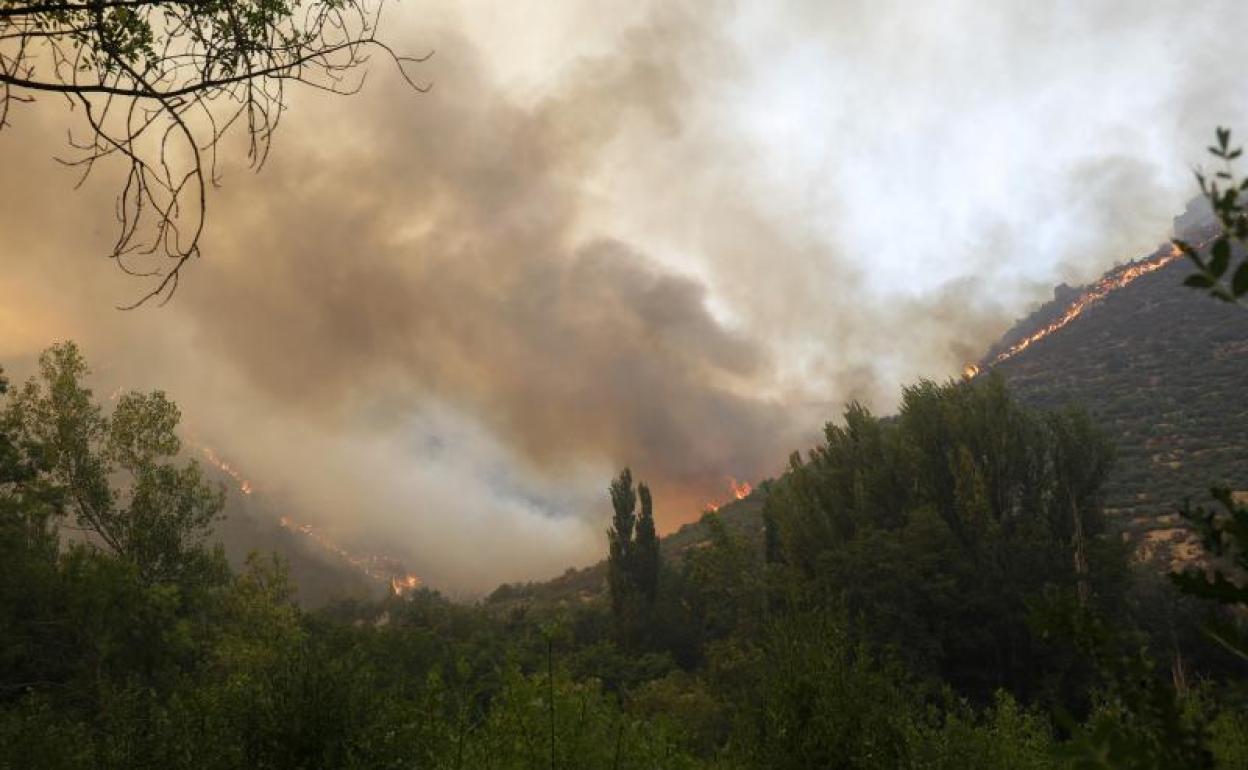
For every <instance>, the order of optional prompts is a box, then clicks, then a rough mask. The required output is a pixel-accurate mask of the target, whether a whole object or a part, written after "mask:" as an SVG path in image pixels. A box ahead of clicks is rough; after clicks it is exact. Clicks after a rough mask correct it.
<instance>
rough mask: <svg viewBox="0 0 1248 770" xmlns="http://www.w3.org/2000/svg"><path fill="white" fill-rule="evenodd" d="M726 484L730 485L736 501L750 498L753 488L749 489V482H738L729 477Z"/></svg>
mask: <svg viewBox="0 0 1248 770" xmlns="http://www.w3.org/2000/svg"><path fill="white" fill-rule="evenodd" d="M728 483H730V484H731V485H732V494H733V496H734V497H736V498H737V499H738V500H744V499H745V498H747V497H749V496H750V493H751V492H753V491H754V487H751V486H750V482H748V481H741V482H738V481H737V480H736V479H734V478H733V477H731V476H729V477H728Z"/></svg>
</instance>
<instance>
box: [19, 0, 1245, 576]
mask: <svg viewBox="0 0 1248 770" xmlns="http://www.w3.org/2000/svg"><path fill="white" fill-rule="evenodd" d="M1246 24H1248V4H1244V3H1242V2H1205V3H1191V2H1147V1H1145V0H1135V1H1134V2H1090V1H1088V0H1083V1H1081V2H1065V3H1062V2H1056V3H1031V2H1026V3H1025V2H1001V1H1000V0H995V1H992V2H988V1H987V0H985V1H983V2H927V3H915V2H891V3H890V2H881V1H880V0H872V1H871V2H865V1H864V2H807V3H768V4H761V3H760V4H751V5H747V4H737V3H728V2H724V3H718V2H708V3H696V4H695V3H675V2H670V1H667V2H653V3H644V2H636V1H635V0H634V1H630V2H597V3H593V4H590V3H573V2H551V1H550V0H545V1H544V2H541V3H527V4H526V3H499V2H481V1H476V0H474V1H472V2H462V0H461V1H459V2H454V3H452V2H449V1H446V2H443V1H441V0H439V1H438V2H404V3H401V4H399V5H397V6H394V7H391V8H389V9H388V10H387V25H388V26H387V29H386V33H387V34H386V37H388V39H390V40H391V41H392V42H393V44H394V45H395V47H397V48H399V49H401V50H406V51H411V52H414V53H423V52H425V51H426V50H429V49H436V55H435V56H434V57H433V58H432V59H431V60H430V61H429V62H428V63H426V64H424V65H422V66H421V68H420V69H419V70H418V71H417V74H418V76H419V77H421V78H422V79H424V80H428V81H430V82H432V83H433V84H434V88H433V90H432V91H431V92H430V93H429V94H427V95H418V94H413V93H411V92H410V91H405V90H403V89H402V88H401V87H400V85H399V83H398V81H397V79H396V78H395V77H394V76H393V73H391V72H390V71H389V70H388V69H387V68H386V67H384V66H381V65H380V64H378V65H376V66H375V67H374V72H373V73H372V74H371V76H370V78H369V82H368V84H367V86H366V87H365V89H364V91H363V92H362V93H361V94H359V95H357V96H354V97H350V98H347V99H340V98H333V97H329V96H326V95H323V94H319V93H314V92H310V91H309V92H300V93H296V94H295V95H294V96H293V98H292V99H291V100H290V110H289V111H288V112H287V114H286V115H285V117H284V119H283V123H282V126H281V131H280V133H279V135H278V137H277V139H276V144H275V148H274V154H273V157H272V158H271V160H270V162H269V165H268V166H267V167H266V168H265V169H264V170H263V171H262V172H261V173H260V174H259V175H252V174H249V173H248V172H247V171H246V169H245V167H244V164H242V163H241V162H240V159H239V158H238V157H233V156H232V159H231V160H229V161H227V163H226V165H225V168H224V185H223V187H222V188H221V189H220V190H218V191H215V192H214V193H213V196H212V197H211V199H210V201H209V205H210V221H209V230H208V234H207V236H206V238H205V242H204V246H205V253H204V256H203V258H202V259H201V260H199V261H198V262H196V263H195V264H193V265H192V266H191V267H190V268H189V269H188V271H187V272H186V275H185V280H184V283H183V286H182V288H181V290H180V291H179V292H178V294H177V295H176V296H175V298H174V299H173V301H172V302H171V303H170V304H168V305H167V306H165V307H163V308H157V307H146V308H143V309H141V310H139V311H135V312H130V313H122V312H119V311H116V310H114V309H113V307H114V306H115V305H117V304H119V303H125V302H127V301H129V300H132V299H134V298H135V297H136V296H137V295H138V294H139V293H141V291H142V290H143V288H144V286H143V285H142V284H140V283H138V282H136V281H135V280H134V279H128V278H125V277H123V276H121V275H120V274H119V272H118V271H117V270H116V269H115V267H114V266H113V265H111V264H110V263H109V262H108V261H107V260H105V259H103V258H102V257H99V256H98V255H99V254H101V253H103V252H104V251H106V250H107V247H108V245H109V238H110V237H111V235H112V220H111V216H112V209H111V197H110V196H111V194H112V192H113V190H114V188H113V185H114V184H115V178H110V176H109V173H108V170H107V169H104V170H102V171H101V173H99V174H97V175H96V177H94V178H93V179H92V180H90V182H89V183H88V184H87V186H86V187H85V188H83V189H82V190H80V191H77V192H75V191H73V189H72V185H73V182H74V177H73V175H72V174H71V173H69V172H67V171H66V170H64V169H62V168H60V167H59V166H57V165H56V164H55V163H54V161H53V160H52V156H53V155H55V154H57V153H58V152H60V151H61V150H62V149H63V142H64V137H65V129H66V127H67V126H68V125H69V124H70V122H72V120H73V116H72V115H70V114H69V113H68V112H67V111H66V110H65V109H64V105H63V104H62V103H60V102H57V101H56V100H54V99H45V100H43V101H42V102H41V103H40V104H38V105H36V106H33V107H24V108H22V109H20V110H19V111H18V112H17V113H16V114H15V115H13V116H12V120H13V122H14V125H13V126H12V127H11V128H8V129H6V130H5V131H4V132H2V133H0V175H3V179H4V181H5V184H3V185H0V234H2V237H0V260H2V264H3V268H4V269H3V270H2V271H0V361H2V362H3V363H4V364H5V366H6V368H7V369H9V370H11V371H16V372H21V371H24V370H25V369H26V368H28V366H29V362H30V360H31V358H32V356H33V355H35V354H36V353H37V351H38V350H40V349H42V348H43V347H45V346H46V345H48V344H49V343H51V342H53V341H55V340H59V339H65V338H73V339H76V340H78V341H79V342H80V344H81V345H82V346H83V347H84V349H85V351H86V353H87V355H88V357H89V359H90V360H91V361H92V362H93V364H94V366H95V368H96V370H97V374H98V383H99V385H100V389H101V390H105V389H108V390H111V389H112V388H114V387H116V386H118V385H124V386H127V387H135V388H155V387H161V388H165V389H167V390H168V391H169V392H170V394H171V395H172V396H173V397H174V398H175V399H176V400H177V401H178V402H179V404H180V405H181V406H182V409H183V413H184V417H185V422H186V424H187V425H188V427H189V428H190V429H191V430H193V431H194V432H195V434H196V435H197V436H198V437H200V440H202V441H204V442H207V443H210V444H211V445H213V446H214V447H215V448H216V449H217V451H218V452H219V453H220V454H222V455H223V456H224V457H226V458H227V459H228V460H230V461H231V462H232V463H234V464H236V465H238V466H240V467H241V468H243V469H244V471H245V473H246V474H247V475H248V476H249V477H250V478H251V479H252V480H253V482H254V483H255V485H256V488H257V494H261V495H266V496H268V498H269V499H271V500H273V501H277V502H276V503H275V505H277V506H278V507H283V508H286V509H288V510H290V511H292V512H293V513H294V514H295V515H296V516H297V517H298V518H300V519H301V520H303V521H308V522H311V523H314V524H318V525H320V526H322V527H323V528H324V529H325V530H326V531H327V532H329V533H331V534H332V535H334V536H335V537H337V538H339V539H340V540H342V541H343V542H344V543H346V544H348V545H351V546H353V547H356V548H359V549H362V550H379V551H385V552H387V553H389V554H391V555H394V556H398V557H400V558H402V559H404V560H405V561H407V563H408V564H409V565H410V566H411V567H412V568H414V569H415V570H416V571H417V572H419V573H421V574H422V575H424V576H425V577H426V578H427V579H428V580H429V581H430V582H432V583H433V584H435V585H439V586H442V587H447V588H450V589H453V590H458V591H479V590H486V589H488V588H490V587H492V586H493V585H495V584H497V582H499V581H500V580H517V579H529V578H536V577H546V576H549V575H551V574H556V573H558V572H560V571H562V569H563V568H564V567H566V566H568V565H572V564H584V563H588V562H591V561H593V560H596V559H597V558H599V556H600V555H601V553H602V552H603V551H604V550H605V548H604V544H605V538H604V535H603V532H604V529H605V526H606V521H607V518H608V514H609V506H608V504H607V500H606V495H605V487H606V485H607V483H608V481H609V479H610V477H611V475H612V474H613V473H614V472H615V471H617V470H618V469H619V468H620V467H622V466H623V465H624V464H629V465H631V466H632V467H633V469H634V472H635V474H636V475H638V476H640V477H641V478H644V479H648V480H650V481H651V482H652V485H653V486H654V487H655V492H656V507H657V509H658V514H659V516H660V524H661V526H662V527H663V528H665V529H671V528H674V527H675V526H678V525H679V524H680V523H682V522H685V521H689V520H692V519H694V518H696V516H697V514H698V511H699V509H700V507H701V504H702V503H704V502H708V501H719V500H722V499H724V498H725V497H727V496H728V494H729V488H728V477H730V476H731V477H736V478H740V479H748V480H756V479H758V478H762V477H766V476H769V475H773V474H774V473H776V472H777V471H778V470H779V469H780V468H781V467H782V466H783V463H784V460H785V458H786V456H787V455H788V453H789V452H790V451H792V450H793V449H797V448H805V447H807V446H809V445H810V444H811V443H813V442H814V441H815V440H816V439H817V438H818V435H819V431H820V428H821V425H822V423H823V422H824V421H826V420H828V419H833V418H835V417H836V416H837V415H838V413H839V411H840V408H841V405H842V404H843V403H844V402H845V401H846V400H847V399H851V398H857V399H860V400H863V401H865V402H867V403H868V404H870V405H871V406H872V407H874V408H876V409H879V410H887V409H889V408H891V407H892V405H893V404H894V402H895V399H896V397H897V395H898V390H899V387H900V386H901V385H902V384H904V383H907V382H911V381H913V380H915V379H916V378H919V377H931V378H943V377H947V376H950V375H953V374H954V373H955V372H956V371H958V370H959V369H960V367H961V364H962V363H963V362H964V361H967V360H971V359H974V358H977V357H978V356H979V354H980V353H981V352H982V351H983V349H984V348H985V347H986V346H987V345H988V344H989V343H990V342H991V341H992V340H993V339H994V338H995V337H996V336H997V335H999V334H1000V333H1001V332H1002V331H1003V330H1004V329H1005V328H1007V327H1008V326H1009V325H1010V323H1011V322H1012V321H1013V319H1015V318H1016V317H1017V316H1019V315H1020V314H1022V313H1025V312H1026V311H1027V310H1028V309H1029V307H1031V306H1032V305H1033V304H1034V303H1036V302H1038V301H1042V300H1044V299H1046V298H1048V297H1049V296H1051V294H1050V292H1051V289H1052V286H1053V285H1054V284H1055V283H1058V282H1061V281H1068V282H1081V281H1084V280H1087V279H1089V278H1091V277H1093V276H1094V275H1097V274H1099V273H1100V272H1101V271H1102V270H1104V269H1105V268H1107V267H1109V266H1110V265H1112V264H1113V263H1115V262H1116V261H1122V260H1124V259H1128V258H1131V257H1135V256H1139V255H1141V254H1143V253H1146V252H1148V251H1151V250H1152V248H1154V247H1155V246H1156V245H1157V244H1158V243H1159V242H1160V241H1161V240H1162V239H1164V238H1165V237H1166V236H1167V235H1168V230H1169V225H1170V218H1171V217H1172V216H1173V215H1174V214H1175V213H1177V212H1178V211H1179V210H1181V208H1182V206H1183V203H1184V202H1185V201H1186V200H1187V199H1188V198H1190V197H1191V195H1192V194H1193V192H1194V186H1193V181H1192V177H1191V168H1192V165H1193V164H1194V163H1196V162H1198V161H1200V160H1201V159H1202V153H1203V147H1204V146H1205V145H1206V144H1207V143H1208V141H1207V140H1208V138H1209V137H1210V136H1211V135H1212V130H1213V127H1214V126H1215V125H1219V124H1221V125H1232V126H1238V127H1243V126H1248V123H1246V122H1245V120H1244V117H1245V114H1244V112H1245V110H1244V102H1243V100H1242V98H1240V97H1239V88H1240V84H1239V83H1238V80H1239V73H1238V72H1237V71H1236V68H1235V67H1233V66H1230V65H1229V64H1227V63H1228V62H1233V61H1236V60H1237V59H1238V56H1239V48H1238V45H1237V44H1238V39H1237V36H1236V31H1237V30H1242V29H1245V28H1248V27H1246ZM105 392H107V390H105Z"/></svg>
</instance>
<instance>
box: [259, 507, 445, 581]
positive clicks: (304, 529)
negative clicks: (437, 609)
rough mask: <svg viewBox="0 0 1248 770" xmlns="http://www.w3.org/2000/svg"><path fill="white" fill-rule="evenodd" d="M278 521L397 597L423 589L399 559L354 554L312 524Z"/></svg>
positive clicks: (417, 577)
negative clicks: (385, 586) (388, 589)
mask: <svg viewBox="0 0 1248 770" xmlns="http://www.w3.org/2000/svg"><path fill="white" fill-rule="evenodd" d="M277 521H278V523H279V524H281V525H282V527H283V528H284V529H286V530H288V531H290V532H295V533H298V534H300V535H302V536H303V537H306V538H308V539H309V540H311V541H312V542H313V543H315V544H316V545H317V546H318V547H319V548H321V549H322V550H324V551H327V552H329V553H331V554H333V555H334V556H337V557H338V558H339V559H342V560H343V561H345V562H347V563H348V564H350V565H351V566H352V567H355V569H357V570H359V571H360V572H361V573H363V574H364V575H365V576H366V577H368V578H370V579H372V580H375V581H377V582H378V583H388V584H389V585H390V590H391V591H393V592H394V593H395V595H396V596H402V595H403V594H405V593H408V592H409V591H412V590H414V589H416V588H419V587H420V586H421V584H422V582H421V579H420V577H419V576H418V575H416V574H415V573H412V572H408V571H407V570H406V569H404V568H403V565H402V564H401V563H400V562H399V560H398V559H394V558H391V557H389V556H376V555H371V554H357V553H352V552H351V551H348V550H347V549H346V548H343V547H342V546H340V545H338V544H337V543H335V542H334V541H333V540H331V539H330V538H329V537H328V536H326V535H325V533H323V532H321V531H319V530H317V529H316V528H315V527H313V526H312V525H311V524H300V523H299V522H297V521H295V520H294V519H292V518H291V517H289V516H282V517H281V518H280V519H278V520H277Z"/></svg>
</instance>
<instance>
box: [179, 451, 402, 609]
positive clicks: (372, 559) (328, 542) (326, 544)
mask: <svg viewBox="0 0 1248 770" xmlns="http://www.w3.org/2000/svg"><path fill="white" fill-rule="evenodd" d="M199 448H200V451H201V453H202V454H203V456H204V459H205V460H207V461H208V464H209V465H211V466H213V467H214V468H216V469H217V470H219V471H221V472H222V473H224V474H225V475H226V476H228V477H229V478H231V479H233V481H234V484H235V485H236V486H237V488H238V491H239V492H242V493H243V494H244V495H251V494H252V493H253V492H254V491H255V486H254V485H253V484H252V482H251V481H250V480H249V479H247V478H246V477H245V476H244V475H243V474H242V472H241V471H239V469H238V468H236V467H235V466H233V465H231V464H230V463H228V462H226V461H225V460H224V459H222V457H221V456H220V455H219V454H218V453H217V452H216V450H214V449H213V448H212V447H210V446H207V445H203V444H200V445H199ZM278 524H279V525H281V527H282V529H285V530H286V531H288V532H292V533H295V534H296V535H299V536H300V537H302V538H305V539H306V541H307V542H310V543H312V544H313V545H314V546H315V547H316V549H317V550H318V551H320V552H322V553H324V554H327V555H330V556H333V557H334V558H336V559H338V560H341V561H342V562H345V563H346V564H348V565H350V567H351V568H352V569H354V570H355V571H356V572H358V573H360V574H362V575H364V576H365V577H367V578H368V579H369V580H371V581H372V582H374V583H379V584H381V585H384V586H389V589H390V591H392V592H393V593H395V594H397V595H399V596H402V595H403V594H405V593H407V592H409V591H412V590H415V589H416V588H419V587H420V586H421V585H422V583H421V579H420V577H418V576H417V575H415V574H414V573H411V572H408V571H407V569H406V568H405V567H404V566H403V564H402V563H401V562H400V561H399V560H398V559H395V558H393V557H390V556H379V555H375V554H359V553H355V552H352V551H350V550H348V549H346V548H343V547H342V546H341V545H339V544H338V543H337V542H335V541H334V540H333V539H331V538H330V537H329V536H328V535H326V534H325V533H324V532H322V531H321V530H319V529H316V528H315V527H313V526H312V525H311V524H301V523H299V522H297V521H295V520H294V519H293V518H291V517H290V516H282V517H280V518H279V519H278Z"/></svg>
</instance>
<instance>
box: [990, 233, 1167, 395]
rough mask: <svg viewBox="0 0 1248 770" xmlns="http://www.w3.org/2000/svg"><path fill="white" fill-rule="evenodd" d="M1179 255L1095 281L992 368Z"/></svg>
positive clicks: (1149, 260) (993, 362)
mask: <svg viewBox="0 0 1248 770" xmlns="http://www.w3.org/2000/svg"><path fill="white" fill-rule="evenodd" d="M1182 255H1183V252H1181V251H1179V249H1178V247H1177V246H1171V247H1170V250H1169V251H1167V252H1165V253H1163V254H1161V255H1159V256H1155V257H1153V258H1151V259H1147V260H1144V261H1142V262H1137V263H1135V264H1132V265H1128V266H1126V267H1124V268H1121V269H1119V270H1117V271H1115V272H1114V273H1112V274H1110V275H1107V276H1105V277H1104V278H1102V279H1101V280H1099V281H1097V282H1096V283H1095V284H1094V285H1093V286H1092V288H1091V289H1088V290H1087V291H1085V292H1084V293H1083V294H1080V295H1079V297H1078V298H1077V299H1076V300H1075V301H1074V302H1072V303H1070V306H1069V307H1067V308H1066V310H1065V312H1063V313H1062V315H1061V316H1060V317H1059V318H1058V319H1057V320H1056V321H1053V322H1052V323H1050V324H1049V325H1048V326H1046V327H1044V328H1043V329H1041V330H1039V331H1037V332H1035V333H1034V334H1031V335H1030V336H1028V337H1025V338H1024V339H1022V340H1019V341H1018V342H1016V343H1014V344H1013V345H1011V346H1010V347H1009V349H1008V350H1006V351H1005V352H1003V353H1001V354H1000V355H998V356H997V357H996V358H994V359H993V360H992V365H994V366H995V365H996V364H999V363H1001V362H1002V361H1007V360H1009V359H1011V358H1013V357H1014V356H1016V355H1018V354H1019V353H1021V352H1023V351H1024V350H1026V349H1027V348H1029V347H1031V346H1032V345H1034V344H1035V343H1037V342H1039V341H1040V340H1042V339H1044V338H1045V337H1047V336H1049V335H1050V334H1052V333H1053V332H1055V331H1057V330H1059V329H1062V328H1064V327H1065V326H1066V325H1067V324H1069V323H1070V322H1071V321H1073V320H1075V319H1076V318H1078V317H1079V316H1080V315H1082V314H1083V311H1085V310H1087V309H1088V308H1089V307H1091V306H1092V305H1095V304H1096V303H1098V302H1100V301H1101V300H1103V299H1105V297H1106V296H1108V295H1109V293H1110V292H1113V291H1116V290H1118V289H1121V288H1122V287H1124V286H1126V285H1127V284H1129V283H1131V282H1133V281H1135V279H1137V278H1139V277H1140V276H1143V275H1148V274H1149V273H1152V272H1155V271H1157V270H1160V269H1161V268H1163V267H1165V266H1166V265H1168V264H1170V263H1171V262H1173V261H1174V260H1176V259H1178V258H1179V257H1181V256H1182ZM967 368H968V370H969V369H970V367H969V366H968V367H967ZM975 371H976V373H978V371H979V370H978V367H976V370H975ZM972 376H973V375H972Z"/></svg>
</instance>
